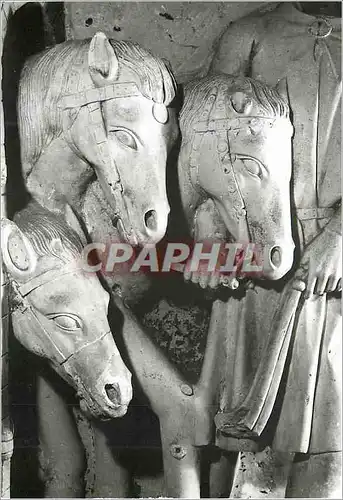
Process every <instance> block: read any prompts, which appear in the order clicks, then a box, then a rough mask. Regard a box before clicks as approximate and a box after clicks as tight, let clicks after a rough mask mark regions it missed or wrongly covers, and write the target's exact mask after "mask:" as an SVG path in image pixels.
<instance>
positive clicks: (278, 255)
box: [270, 246, 282, 267]
mask: <svg viewBox="0 0 343 500" xmlns="http://www.w3.org/2000/svg"><path fill="white" fill-rule="evenodd" d="M270 261H271V263H272V264H273V266H274V267H280V266H281V261H282V250H281V247H279V246H275V247H273V248H272V249H271V251H270Z"/></svg>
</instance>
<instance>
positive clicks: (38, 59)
mask: <svg viewBox="0 0 343 500" xmlns="http://www.w3.org/2000/svg"><path fill="white" fill-rule="evenodd" d="M109 42H110V43H111V45H112V47H113V48H114V49H115V53H116V55H117V57H118V60H119V71H120V69H121V67H126V68H127V69H129V70H131V71H132V72H133V73H134V74H135V76H136V80H137V81H136V84H137V86H138V90H139V91H140V92H141V94H142V95H143V96H144V97H147V98H149V99H153V100H154V101H155V102H157V103H163V104H165V105H166V106H167V105H168V104H170V103H171V102H172V101H173V99H174V97H175V88H176V84H175V81H174V77H173V76H172V73H171V71H169V69H168V68H167V67H166V66H165V65H164V64H163V61H162V60H161V59H158V58H155V57H154V56H153V55H152V54H151V53H150V52H149V51H147V50H145V49H143V48H142V47H140V46H139V45H138V44H136V43H133V42H124V41H115V40H109ZM89 43H90V39H87V40H77V41H76V40H73V41H68V42H65V43H62V44H59V45H56V46H55V47H53V48H52V49H48V50H46V51H44V52H43V53H41V54H39V55H37V56H33V57H32V58H30V59H29V61H28V62H27V63H26V65H25V66H24V69H23V72H22V75H21V84H20V113H19V125H20V129H21V150H22V151H21V154H22V158H23V159H24V160H25V161H23V169H24V172H23V174H24V177H25V178H27V177H28V175H29V174H30V172H31V170H32V166H33V165H34V164H35V163H36V161H37V160H38V159H39V156H40V154H41V152H42V150H43V149H44V148H46V147H47V146H48V145H49V143H50V142H51V141H52V140H53V139H54V138H55V137H57V136H58V135H59V134H60V133H61V131H62V109H61V107H59V106H58V103H59V101H60V99H62V97H64V96H66V95H70V94H76V93H81V92H83V91H85V90H86V89H87V88H88V87H89V83H88V81H87V79H85V78H84V79H83V78H80V67H83V69H84V72H86V71H88V68H87V66H86V64H85V60H86V59H87V57H86V55H87V51H88V48H89ZM164 62H165V61H164ZM104 70H105V71H106V70H107V68H104ZM87 84H88V85H87Z"/></svg>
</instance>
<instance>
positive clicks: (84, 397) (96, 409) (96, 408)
mask: <svg viewBox="0 0 343 500" xmlns="http://www.w3.org/2000/svg"><path fill="white" fill-rule="evenodd" d="M77 395H78V398H79V405H80V409H81V411H82V412H83V413H84V414H85V415H86V416H88V417H92V418H94V417H95V418H99V419H101V420H109V419H111V418H118V417H123V416H124V415H125V414H126V413H127V410H128V404H114V403H112V404H111V405H110V404H108V405H107V404H100V403H99V401H97V400H96V399H95V398H94V396H93V395H91V394H90V393H89V392H88V391H82V392H81V391H80V392H78V394H77Z"/></svg>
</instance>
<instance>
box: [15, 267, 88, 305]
mask: <svg viewBox="0 0 343 500" xmlns="http://www.w3.org/2000/svg"><path fill="white" fill-rule="evenodd" d="M79 269H80V268H78V267H76V266H69V265H66V266H64V267H59V268H57V269H50V270H49V271H45V272H44V273H42V274H39V275H38V276H35V277H33V278H31V279H29V280H28V281H26V282H25V283H22V284H18V283H17V282H16V283H17V286H16V289H17V291H18V292H19V293H20V295H21V296H22V297H26V296H27V295H28V294H29V293H30V292H32V291H33V290H35V289H36V288H39V287H40V286H42V285H45V284H47V283H50V282H51V281H55V280H58V279H59V278H60V277H61V276H64V275H66V274H72V273H75V272H76V271H77V270H79Z"/></svg>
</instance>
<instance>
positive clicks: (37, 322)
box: [1, 202, 132, 418]
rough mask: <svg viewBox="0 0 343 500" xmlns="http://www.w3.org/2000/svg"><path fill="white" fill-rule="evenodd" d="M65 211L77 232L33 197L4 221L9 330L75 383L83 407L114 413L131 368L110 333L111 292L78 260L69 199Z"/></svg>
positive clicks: (124, 397) (125, 400)
mask: <svg viewBox="0 0 343 500" xmlns="http://www.w3.org/2000/svg"><path fill="white" fill-rule="evenodd" d="M66 217H67V219H68V220H69V221H70V222H71V224H73V227H75V228H76V229H77V230H78V233H76V231H75V230H74V229H73V228H72V227H71V226H68V225H67V224H66V222H65V221H64V219H63V218H62V217H61V216H57V215H55V214H53V213H52V212H49V211H48V210H46V209H43V208H42V207H41V206H39V205H38V204H36V203H33V202H32V203H31V204H30V205H29V206H27V207H26V208H25V209H24V210H22V211H21V212H19V213H18V214H17V216H16V217H15V221H14V222H12V221H10V220H8V219H3V220H2V222H1V237H2V257H3V261H4V264H5V266H6V270H7V272H8V274H9V277H10V279H11V287H12V293H11V295H12V296H11V306H12V312H11V317H12V324H13V331H14V334H15V336H16V337H17V339H18V340H19V341H20V342H21V343H22V344H23V345H24V346H25V347H26V348H27V349H28V350H29V351H32V352H33V353H35V354H37V355H38V356H41V357H43V358H46V359H47V360H48V361H49V363H50V365H51V366H52V367H53V369H54V370H55V371H56V372H57V373H58V374H59V375H60V376H61V377H62V378H63V379H64V380H66V381H67V382H68V383H69V384H70V385H72V387H73V388H74V389H75V390H76V392H77V394H78V397H79V398H80V406H81V407H82V408H83V410H84V411H85V412H86V413H87V414H89V415H92V416H94V417H101V416H102V417H107V418H110V417H112V418H113V417H119V416H122V415H123V414H125V413H126V411H127V407H128V404H129V403H130V401H131V398H132V388H131V373H130V372H129V370H128V369H127V368H126V366H125V365H124V363H123V361H122V359H121V357H120V355H119V352H118V349H117V347H116V345H115V343H114V340H113V337H112V335H111V331H110V327H109V324H108V320H107V306H108V300H109V295H108V293H107V292H106V291H105V290H104V289H103V287H102V286H101V285H100V282H99V280H98V277H97V276H96V275H95V274H90V273H85V272H84V271H83V269H82V267H81V261H80V253H81V250H82V248H83V242H82V240H81V238H80V236H79V234H80V235H81V236H82V238H83V239H84V236H83V232H82V230H81V228H80V226H79V224H78V221H77V219H76V218H75V216H74V214H73V213H72V211H71V209H70V208H69V207H68V206H67V208H66ZM95 359H96V360H97V363H94V360H95Z"/></svg>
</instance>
